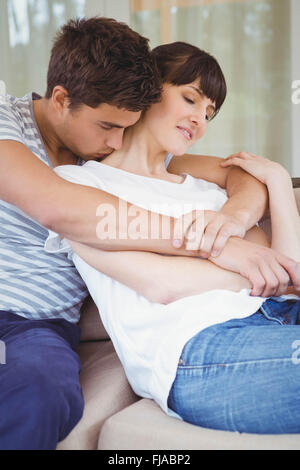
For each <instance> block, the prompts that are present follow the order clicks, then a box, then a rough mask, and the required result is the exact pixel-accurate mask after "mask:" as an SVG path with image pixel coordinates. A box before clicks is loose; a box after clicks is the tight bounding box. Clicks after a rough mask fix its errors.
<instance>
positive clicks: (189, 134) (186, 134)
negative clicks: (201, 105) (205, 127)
mask: <svg viewBox="0 0 300 470" xmlns="http://www.w3.org/2000/svg"><path fill="white" fill-rule="evenodd" d="M177 129H178V130H179V132H180V133H181V134H182V135H183V136H184V137H185V138H186V140H188V141H190V140H192V138H193V133H192V131H190V129H188V128H186V127H181V126H177Z"/></svg>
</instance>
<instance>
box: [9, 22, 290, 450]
mask: <svg viewBox="0 0 300 470" xmlns="http://www.w3.org/2000/svg"><path fill="white" fill-rule="evenodd" d="M159 91H160V86H159V83H158V80H157V76H156V73H155V69H154V67H153V64H152V60H151V57H150V53H149V49H148V43H147V40H146V39H144V38H142V37H141V36H140V35H138V34H137V33H135V32H133V31H132V30H130V28H129V27H127V26H126V25H124V24H120V23H117V22H116V21H114V20H111V19H105V18H91V19H88V20H86V19H81V20H78V21H70V22H69V23H68V24H66V25H65V26H64V27H63V28H62V30H61V32H60V33H59V35H58V36H57V38H56V41H55V43H54V46H53V49H52V54H51V59H50V63H49V70H48V79H47V91H46V94H45V97H44V98H41V97H39V96H37V95H36V94H34V93H33V94H29V95H26V96H25V97H24V98H22V99H16V98H13V97H6V101H5V102H4V103H3V104H1V106H0V199H1V201H0V217H1V228H0V276H1V283H0V310H1V312H0V339H1V340H2V341H3V342H4V343H5V346H6V364H5V365H4V364H2V365H0V379H1V388H0V408H1V409H0V448H1V449H55V447H56V445H57V442H59V441H60V440H62V439H64V438H65V437H66V436H67V435H68V433H69V432H70V431H71V429H72V428H73V427H74V426H75V425H76V423H77V422H78V421H79V419H80V418H81V415H82V411H83V398H82V393H81V389H80V384H79V369H80V364H79V360H78V356H77V355H76V353H75V351H74V350H75V349H76V347H77V345H78V341H79V329H78V327H77V324H76V323H77V322H78V320H79V311H80V307H81V305H82V302H83V300H84V298H85V297H86V296H87V290H86V287H85V285H84V284H83V281H82V280H81V278H80V276H79V275H78V273H77V272H76V270H75V267H74V265H73V264H72V263H71V261H69V260H68V259H67V258H66V257H65V255H63V254H56V255H48V254H47V253H45V251H44V249H43V248H44V242H45V239H46V238H47V234H48V230H47V229H52V230H53V231H55V232H57V233H60V234H61V235H62V237H65V238H68V239H70V240H75V241H78V242H81V243H84V244H87V245H89V246H92V247H95V248H97V247H98V248H101V249H102V250H113V251H118V250H142V251H145V252H157V253H165V254H173V255H186V256H189V255H191V253H190V252H189V251H187V250H186V246H185V245H184V243H183V241H184V240H183V239H184V235H186V236H188V228H189V226H190V225H189V226H188V227H187V228H186V231H185V232H183V233H181V232H179V235H177V234H176V235H174V237H175V238H178V239H179V244H178V245H179V248H176V247H174V246H173V245H172V240H171V239H162V237H160V239H151V237H150V236H149V238H148V239H146V240H145V239H143V240H133V239H132V238H130V236H127V237H118V236H117V237H116V238H115V239H108V238H107V239H104V238H103V237H98V236H97V233H96V225H97V222H98V217H97V208H98V207H99V205H101V204H105V203H109V204H111V205H112V206H113V207H115V208H116V211H117V210H118V207H119V200H118V198H115V197H114V196H111V195H110V194H108V193H105V192H103V191H99V190H96V189H94V188H91V187H86V186H79V185H77V184H72V183H70V182H67V181H65V180H63V179H61V178H60V177H59V176H57V175H56V174H55V173H54V172H53V168H54V167H56V166H58V165H64V164H81V163H82V160H90V159H98V158H103V157H104V156H105V155H106V154H108V153H110V152H111V151H112V150H114V149H118V148H120V146H121V145H122V137H123V132H124V129H125V128H127V127H129V126H131V125H133V124H134V123H135V122H136V121H137V120H138V119H139V117H140V115H141V112H142V111H143V110H145V109H147V107H148V106H150V105H151V104H152V103H154V102H156V101H157V99H158V96H159ZM202 161H203V162H204V165H203V170H201V172H200V170H199V175H198V176H199V177H201V176H203V177H204V176H206V177H207V179H211V180H212V181H215V182H216V183H220V184H221V185H223V186H226V189H227V191H228V194H229V196H231V197H230V199H229V201H228V202H227V204H226V205H225V206H224V208H223V210H222V213H220V214H218V215H217V216H215V217H213V218H212V219H211V221H210V222H209V223H208V224H207V227H206V232H205V234H206V242H205V243H206V247H205V250H206V252H207V253H210V251H211V249H212V247H214V248H217V249H218V250H221V249H222V248H223V246H224V244H225V243H226V240H227V239H228V237H229V236H232V235H237V236H241V237H243V235H244V234H245V232H246V230H247V229H248V228H250V227H251V226H253V225H254V224H255V223H256V222H257V220H259V218H260V217H261V216H262V215H263V213H264V211H265V209H266V205H267V196H266V190H265V188H264V187H263V185H261V184H260V183H259V182H257V181H256V180H255V179H254V178H252V177H250V176H249V175H247V174H245V173H244V172H242V171H241V170H239V169H235V170H228V169H226V170H225V169H221V168H220V167H219V161H220V160H219V159H216V158H215V159H213V158H212V159H210V158H209V157H207V158H204V160H202ZM180 164H181V162H180V159H179V160H177V163H176V161H175V163H174V171H176V168H177V167H180ZM190 165H192V166H193V165H194V166H195V161H194V159H193V157H191V159H190ZM249 198H251V200H252V201H253V204H252V207H251V208H248V207H247V206H248V201H249ZM130 209H132V206H130V205H129V207H128V210H130ZM142 212H143V211H142ZM144 213H145V214H146V211H144ZM197 216H198V214H193V217H192V219H191V222H190V223H192V222H193V221H195V220H196V218H197ZM163 219H168V218H165V217H160V218H159V220H158V222H157V223H162V222H163V221H164V220H163ZM122 220H123V219H120V221H119V226H118V231H117V232H118V233H122V234H124V232H125V233H127V232H126V230H127V229H126V226H125V225H124V226H123V225H122V223H123V222H122ZM168 222H170V224H171V227H172V229H173V228H174V227H175V228H176V226H175V223H174V220H172V219H168ZM98 235H99V234H98ZM199 243H200V240H199ZM192 254H193V255H195V252H193V253H192ZM293 269H296V268H295V266H294V265H292V266H291V267H290V271H291V272H292V271H293ZM244 275H246V276H248V277H249V279H251V278H252V277H251V276H252V274H251V270H249V272H246V273H244ZM264 281H265V287H267V286H268V277H267V276H266V277H265V278H264Z"/></svg>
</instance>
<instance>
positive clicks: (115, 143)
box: [106, 129, 124, 150]
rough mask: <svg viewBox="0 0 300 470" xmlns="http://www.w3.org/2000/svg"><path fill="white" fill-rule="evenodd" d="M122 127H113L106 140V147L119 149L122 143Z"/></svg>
mask: <svg viewBox="0 0 300 470" xmlns="http://www.w3.org/2000/svg"><path fill="white" fill-rule="evenodd" d="M123 134H124V129H114V130H113V131H112V132H111V134H110V136H109V138H108V139H107V141H106V145H107V147H110V148H112V149H114V150H120V148H121V147H122V144H123Z"/></svg>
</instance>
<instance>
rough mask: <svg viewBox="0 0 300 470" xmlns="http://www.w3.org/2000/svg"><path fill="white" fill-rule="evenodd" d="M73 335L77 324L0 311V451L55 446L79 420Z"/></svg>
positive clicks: (77, 365) (75, 339) (80, 408)
mask: <svg viewBox="0 0 300 470" xmlns="http://www.w3.org/2000/svg"><path fill="white" fill-rule="evenodd" d="M79 338H80V328H79V327H78V326H77V325H74V324H71V323H69V322H67V321H66V320H63V319H58V320H28V319H26V318H23V317H21V316H18V315H15V314H13V313H9V312H4V311H0V340H1V341H2V343H1V347H2V349H1V351H2V356H1V361H0V449H1V450H11V449H15V450H29V449H31V450H32V449H33V450H41V449H43V450H52V449H55V448H56V445H57V443H58V442H59V441H60V440H62V439H64V438H65V437H66V436H67V435H68V434H69V432H70V431H71V430H72V428H73V427H74V426H75V425H76V423H77V422H78V421H79V419H80V418H81V416H82V413H83V396H82V392H81V387H80V384H79V371H80V362H79V358H78V356H77V354H76V352H75V351H74V349H75V348H76V347H77V346H78V343H79ZM3 346H5V349H3ZM4 352H5V356H4V354H3V353H4Z"/></svg>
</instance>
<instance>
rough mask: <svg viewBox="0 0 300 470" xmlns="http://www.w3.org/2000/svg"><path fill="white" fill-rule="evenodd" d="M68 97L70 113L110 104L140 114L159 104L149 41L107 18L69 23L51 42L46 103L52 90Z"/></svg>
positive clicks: (158, 91)
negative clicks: (60, 89)
mask: <svg viewBox="0 0 300 470" xmlns="http://www.w3.org/2000/svg"><path fill="white" fill-rule="evenodd" d="M57 85H61V86H63V87H64V88H65V89H66V90H67V92H68V95H69V99H70V105H69V107H70V109H75V108H78V107H79V106H80V105H82V104H85V105H87V106H90V107H92V108H96V107H97V106H99V105H100V104H101V103H108V104H110V105H113V106H117V107H118V108H124V109H127V110H129V111H142V110H145V109H147V108H148V107H149V106H150V105H151V104H152V103H155V102H157V101H158V100H159V98H160V92H161V89H160V82H159V77H158V74H157V72H156V68H155V65H154V63H153V58H152V56H151V53H150V49H149V45H148V39H146V38H144V37H142V36H141V35H140V34H138V33H136V32H134V31H133V30H132V29H130V28H129V26H127V25H126V24H124V23H119V22H117V21H116V20H113V19H111V18H101V17H93V18H88V19H86V18H81V19H76V20H70V21H69V22H68V23H67V24H65V25H64V26H63V27H62V28H61V30H60V31H59V33H58V34H57V36H56V38H55V42H54V45H53V48H52V52H51V58H50V63H49V68H48V76H47V91H46V95H45V97H46V98H48V99H49V98H50V97H51V95H52V91H53V89H54V87H55V86H57Z"/></svg>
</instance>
